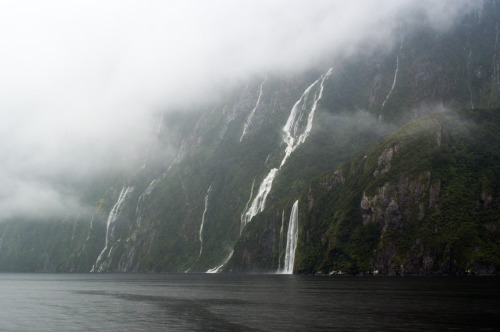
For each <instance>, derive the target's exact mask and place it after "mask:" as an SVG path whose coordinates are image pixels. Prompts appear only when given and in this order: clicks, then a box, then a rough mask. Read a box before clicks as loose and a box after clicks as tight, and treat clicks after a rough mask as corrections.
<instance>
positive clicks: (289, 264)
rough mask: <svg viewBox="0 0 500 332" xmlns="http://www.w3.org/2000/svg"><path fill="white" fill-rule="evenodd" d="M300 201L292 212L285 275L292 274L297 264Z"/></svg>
mask: <svg viewBox="0 0 500 332" xmlns="http://www.w3.org/2000/svg"><path fill="white" fill-rule="evenodd" d="M298 223H299V201H298V200H297V201H295V203H293V206H292V212H290V222H289V224H288V232H287V233H288V234H287V236H286V251H285V268H284V269H283V271H282V272H283V273H287V274H292V273H293V265H294V263H295V249H297V236H298V235H299V228H298V227H299V225H298Z"/></svg>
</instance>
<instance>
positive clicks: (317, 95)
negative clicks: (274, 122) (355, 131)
mask: <svg viewBox="0 0 500 332" xmlns="http://www.w3.org/2000/svg"><path fill="white" fill-rule="evenodd" d="M331 73H332V68H330V69H329V70H328V71H327V72H326V73H325V74H323V75H321V77H320V78H319V79H317V80H316V81H315V82H314V83H312V84H311V85H310V86H309V87H308V88H307V89H306V90H305V91H304V93H302V96H301V97H300V99H299V100H297V102H296V103H295V105H293V107H292V110H291V111H290V115H289V116H288V120H287V121H286V124H285V126H284V127H283V129H282V130H283V141H282V143H284V144H285V146H286V148H285V151H284V153H285V156H284V157H283V159H282V161H281V164H280V166H279V168H273V169H271V170H270V171H269V174H267V176H266V177H265V178H264V180H263V181H262V183H261V184H260V186H259V191H258V193H257V195H256V196H255V198H254V199H253V201H252V204H251V205H250V207H249V208H248V209H246V211H245V212H244V213H243V214H242V216H241V227H240V229H241V230H243V228H245V226H246V225H247V224H248V223H249V222H250V221H251V220H252V218H253V217H255V216H256V215H257V213H259V212H262V211H264V208H265V204H266V198H267V195H268V194H269V192H270V191H271V188H272V185H273V181H274V178H275V177H276V175H277V174H278V171H279V170H280V169H281V168H282V167H283V165H285V163H286V161H287V160H288V157H290V155H291V154H292V152H293V151H295V149H297V147H298V146H299V145H301V144H302V143H304V142H305V140H306V138H307V137H308V136H309V133H310V132H311V130H312V123H313V119H314V112H315V111H316V108H317V106H318V101H319V100H320V99H321V97H322V96H323V88H324V83H325V80H326V79H327V78H328V77H329V76H330V75H331ZM315 88H316V89H315ZM314 89H315V90H314ZM313 90H314V95H313V97H312V101H311V100H310V98H309V97H310V94H311V92H312V91H313Z"/></svg>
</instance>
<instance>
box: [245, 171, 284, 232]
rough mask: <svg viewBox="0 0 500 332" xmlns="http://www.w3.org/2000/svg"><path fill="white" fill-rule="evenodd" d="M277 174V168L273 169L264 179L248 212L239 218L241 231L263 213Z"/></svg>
mask: <svg viewBox="0 0 500 332" xmlns="http://www.w3.org/2000/svg"><path fill="white" fill-rule="evenodd" d="M277 172H278V169H277V168H273V169H272V170H271V171H270V172H269V174H268V175H267V176H266V177H265V179H264V181H262V183H261V184H260V186H259V192H258V193H257V196H255V198H254V200H253V201H252V204H251V205H250V207H249V208H248V210H247V211H246V212H245V213H244V214H243V215H242V217H241V231H243V229H244V228H245V226H246V225H247V224H248V223H249V222H250V220H252V218H253V217H254V216H256V215H257V213H259V212H262V211H264V207H265V204H266V198H267V195H268V194H269V192H270V191H271V187H272V185H273V180H274V178H275V177H276V173H277Z"/></svg>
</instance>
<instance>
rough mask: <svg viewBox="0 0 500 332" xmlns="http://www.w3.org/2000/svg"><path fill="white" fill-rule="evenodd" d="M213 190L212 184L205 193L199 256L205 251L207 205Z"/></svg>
mask: <svg viewBox="0 0 500 332" xmlns="http://www.w3.org/2000/svg"><path fill="white" fill-rule="evenodd" d="M211 190H212V186H211V185H210V187H208V190H207V193H206V195H205V209H204V210H203V215H202V216H201V226H200V254H199V255H198V258H200V256H201V252H202V251H203V225H204V224H205V214H206V213H207V207H208V195H209V194H210V191H211Z"/></svg>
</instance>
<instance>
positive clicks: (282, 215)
mask: <svg viewBox="0 0 500 332" xmlns="http://www.w3.org/2000/svg"><path fill="white" fill-rule="evenodd" d="M284 225H285V210H283V212H282V213H281V228H280V240H279V251H278V271H281V250H282V248H283V226H284Z"/></svg>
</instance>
